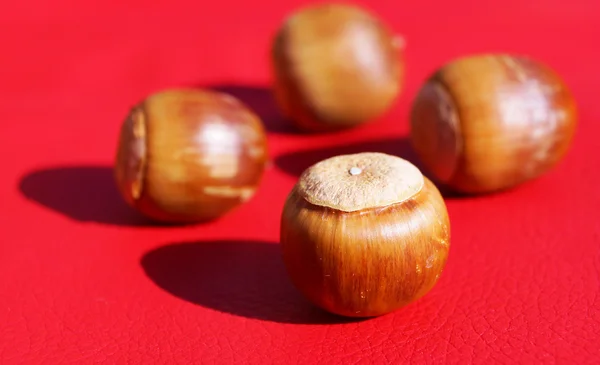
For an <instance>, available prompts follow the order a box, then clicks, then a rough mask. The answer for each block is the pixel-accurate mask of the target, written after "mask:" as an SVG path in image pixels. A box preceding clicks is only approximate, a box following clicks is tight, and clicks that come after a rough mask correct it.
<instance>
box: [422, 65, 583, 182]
mask: <svg viewBox="0 0 600 365" xmlns="http://www.w3.org/2000/svg"><path fill="white" fill-rule="evenodd" d="M576 125H577V110H576V103H575V100H574V98H573V95H572V94H571V92H570V91H569V90H568V88H567V87H566V85H565V83H564V82H563V80H562V79H561V78H560V77H559V75H558V74H557V73H556V72H554V71H553V70H552V69H550V68H549V67H548V66H546V65H544V64H542V63H541V62H538V61H536V60H533V59H531V58H527V57H524V56H513V55H506V54H485V55H475V56H469V57H464V58H460V59H457V60H454V61H452V62H449V63H448V64H446V65H444V66H443V67H441V68H440V69H439V70H437V71H436V72H435V73H434V74H433V75H432V76H431V77H430V78H429V79H428V80H427V81H426V82H425V84H424V85H423V86H422V88H421V90H420V92H419V93H418V95H417V97H416V99H415V101H414V104H413V107H412V112H411V139H412V143H413V146H414V148H415V150H416V151H417V153H418V155H419V157H420V158H421V160H422V162H423V164H424V165H425V167H426V170H428V171H429V172H431V174H432V175H433V177H434V178H435V180H437V181H439V182H440V183H443V184H445V185H447V186H449V187H450V188H452V189H454V190H457V191H461V192H465V193H485V192H492V191H496V190H502V189H506V188H510V187H513V186H515V185H518V184H520V183H523V182H525V181H527V180H531V179H533V178H536V177H538V176H540V175H542V174H544V173H545V172H547V171H548V170H550V169H551V168H552V167H554V166H555V165H556V164H557V163H558V162H559V161H560V160H561V159H562V158H563V157H564V155H565V154H566V152H567V151H568V149H569V147H570V145H571V141H572V139H573V136H574V133H575V128H576Z"/></svg>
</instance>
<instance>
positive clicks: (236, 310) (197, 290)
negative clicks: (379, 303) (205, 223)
mask: <svg viewBox="0 0 600 365" xmlns="http://www.w3.org/2000/svg"><path fill="white" fill-rule="evenodd" d="M141 265H142V267H143V269H144V270H145V272H146V275H148V277H149V278H150V279H151V280H152V281H153V282H154V283H155V284H156V285H158V286H159V287H160V288H162V289H164V290H165V291H167V292H169V293H171V294H172V295H175V296H176V297H178V298H181V299H183V300H186V301H188V302H191V303H194V304H198V305H201V306H203V307H207V308H211V309H214V310H217V311H221V312H226V313H231V314H234V315H238V316H243V317H248V318H254V319H260V320H265V321H273V322H282V323H295V324H336V323H338V324H340V323H349V322H356V321H358V320H360V319H358V320H356V319H346V318H342V317H338V316H335V315H332V314H329V313H327V312H325V311H323V310H321V309H319V308H317V307H315V306H313V305H312V304H311V303H309V302H308V301H307V300H305V299H304V297H302V296H301V295H300V293H299V292H298V291H296V289H295V288H294V287H293V285H292V284H291V282H290V281H289V279H288V276H287V275H286V272H285V267H284V264H283V261H282V258H281V252H280V249H279V245H278V244H276V243H271V242H262V241H251V240H244V241H234V240H222V241H199V242H184V243H175V244H169V245H166V246H162V247H159V248H157V249H155V250H153V251H150V252H148V253H146V254H145V255H144V256H143V257H142V259H141Z"/></svg>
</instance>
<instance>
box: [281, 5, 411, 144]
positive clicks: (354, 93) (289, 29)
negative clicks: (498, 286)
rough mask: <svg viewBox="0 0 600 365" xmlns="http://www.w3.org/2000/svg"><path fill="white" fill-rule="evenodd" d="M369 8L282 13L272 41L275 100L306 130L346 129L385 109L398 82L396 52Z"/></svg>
mask: <svg viewBox="0 0 600 365" xmlns="http://www.w3.org/2000/svg"><path fill="white" fill-rule="evenodd" d="M401 46H402V42H401V41H400V38H398V37H394V35H393V34H392V33H391V31H390V30H389V29H388V28H387V26H386V25H385V24H383V22H382V21H381V20H379V19H378V18H377V17H375V16H374V15H373V14H371V13H369V12H367V11H366V10H364V9H361V8H359V7H356V6H350V5H342V4H319V5H312V6H309V7H306V8H303V9H301V10H299V11H297V12H296V13H295V14H293V15H292V16H290V17H289V18H288V19H286V21H285V23H284V24H283V25H282V27H281V28H280V29H279V30H278V32H277V34H276V36H275V39H274V42H273V45H272V53H271V56H272V69H273V77H274V86H275V94H276V99H277V100H278V103H279V105H280V106H281V108H282V110H283V112H284V114H286V115H287V116H288V117H289V118H290V119H291V120H292V121H293V122H295V123H296V124H297V125H298V126H299V127H300V128H301V129H303V130H305V131H313V132H322V131H335V130H341V129H346V128H351V127H354V126H357V125H359V124H362V123H366V122H368V121H369V120H371V119H373V118H376V117H378V116H380V115H381V114H383V113H384V112H386V111H387V110H388V109H389V108H390V107H391V105H392V104H393V102H394V101H395V99H396V97H397V95H398V94H399V93H400V90H401V86H402V82H403V76H404V75H403V72H404V66H403V53H402V49H401Z"/></svg>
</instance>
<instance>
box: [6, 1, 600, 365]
mask: <svg viewBox="0 0 600 365" xmlns="http://www.w3.org/2000/svg"><path fill="white" fill-rule="evenodd" d="M357 3H358V4H364V5H368V7H369V8H370V9H372V10H373V11H375V12H377V13H378V14H380V15H381V17H382V18H383V19H384V20H385V21H386V22H388V24H390V26H391V27H392V29H393V30H394V31H395V32H397V33H398V34H402V35H403V36H404V38H405V40H406V47H407V48H406V61H407V71H406V72H407V74H406V83H405V86H404V88H403V91H402V95H401V97H400V98H399V99H398V102H397V103H396V105H395V106H394V108H393V110H391V111H390V112H389V113H387V114H386V115H385V116H382V117H381V118H379V119H377V120H374V121H373V122H372V123H370V124H369V125H366V126H364V127H361V128H358V129H355V130H350V131H346V132H341V133H336V134H323V135H320V134H319V135H306V134H300V133H297V132H296V131H295V129H294V128H293V127H291V125H290V123H288V122H287V121H286V120H285V119H284V118H282V117H281V116H280V115H279V113H278V111H277V108H276V106H275V104H274V101H273V98H272V97H271V94H270V92H269V90H268V88H267V87H268V85H269V80H270V78H269V73H268V70H269V69H268V59H267V57H268V47H269V43H270V41H271V37H272V35H273V32H274V31H275V29H276V28H277V26H278V25H279V24H280V22H281V21H282V20H283V19H284V17H285V16H286V15H287V14H288V13H289V12H290V11H292V10H293V9H296V8H297V7H298V6H300V5H303V4H306V2H301V1H298V0H291V1H281V2H267V1H254V2H252V1H232V0H222V1H215V2H202V1H200V2H198V1H185V0H181V1H180V0H171V1H163V0H160V1H152V2H148V1H139V0H136V1H128V2H118V1H107V2H96V3H95V4H94V5H93V6H92V3H90V2H82V1H74V0H57V1H52V2H42V1H37V2H34V1H23V2H15V1H13V2H9V3H7V4H5V5H3V6H2V8H3V10H2V11H1V12H0V34H3V36H2V37H0V46H1V49H2V52H1V53H2V56H0V80H1V81H0V100H1V102H0V117H1V119H0V120H1V122H0V152H1V155H2V156H3V158H2V169H1V170H0V177H1V178H0V187H1V189H0V207H2V211H3V213H2V215H1V217H2V218H0V323H1V325H0V363H1V364H4V365H9V364H270V363H274V364H310V363H321V364H401V363H410V364H421V363H422V364H446V363H448V364H495V363H498V364H598V363H599V362H600V223H599V220H598V214H599V212H600V190H599V189H598V182H597V181H598V178H599V177H600V157H599V154H598V146H597V140H598V138H597V136H598V134H599V133H600V124H598V120H600V105H599V103H598V100H597V97H598V96H597V95H598V92H597V89H598V85H599V84H600V73H598V72H597V68H598V65H599V64H600V53H599V52H598V50H597V47H594V45H595V44H597V40H598V39H599V38H600V31H599V29H600V28H598V16H599V15H600V3H598V2H597V1H594V0H574V1H568V2H564V1H558V0H548V1H544V2H523V1H518V0H507V1H503V2H470V1H463V0H459V1H453V2H445V1H417V2H396V1H384V0H378V1H370V2H367V1H362V2H357ZM491 51H508V52H516V53H526V54H529V55H531V56H534V57H536V58H538V59H540V60H542V61H544V62H546V63H548V64H549V65H550V66H552V67H553V68H554V69H556V70H557V71H558V72H559V73H560V74H561V75H562V76H563V78H564V79H565V81H566V82H567V84H568V85H569V87H570V88H571V89H572V91H573V93H574V94H575V96H576V98H577V101H578V106H579V114H580V121H579V126H578V129H577V133H576V137H575V140H574V143H573V146H572V148H571V150H570V151H569V153H568V155H567V157H566V158H565V159H564V160H563V161H562V162H561V163H560V164H559V165H558V166H557V167H556V168H555V169H553V170H552V171H551V172H549V173H548V174H546V175H544V176H542V177H541V178H539V179H536V180H535V181H531V182H528V183H526V184H523V185H521V186H519V187H517V188H515V189H511V190H510V191H505V192H502V193H498V194H494V195H489V196H480V197H456V196H447V197H446V202H447V206H448V210H449V214H450V218H451V224H452V240H451V249H450V256H449V260H448V264H447V267H446V270H445V271H444V273H443V275H442V277H441V279H440V281H439V283H438V284H437V285H436V286H435V287H434V289H433V290H432V291H431V292H430V293H429V294H428V295H426V296H425V297H423V298H422V299H421V300H419V301H417V302H415V303H413V304H411V305H409V306H408V307H406V308H404V309H402V310H399V311H397V312H394V313H391V314H389V315H385V316H382V317H378V318H373V319H367V320H354V321H348V320H343V319H340V318H337V317H334V316H331V315H328V314H327V313H324V312H322V311H320V310H318V309H317V308H315V307H313V306H312V305H311V304H309V303H308V302H307V301H306V300H305V299H304V298H302V297H301V296H300V294H299V293H298V292H297V291H296V290H295V289H294V288H293V286H292V285H291V283H290V281H289V279H288V277H287V275H286V273H285V270H284V267H283V264H282V262H281V256H280V251H279V247H278V237H279V218H280V215H281V210H282V207H283V202H284V200H285V198H286V196H287V194H288V193H289V191H290V189H291V188H292V186H293V184H294V183H295V181H296V179H297V176H298V173H299V172H301V171H302V170H303V169H304V168H306V167H307V166H309V165H310V164H312V163H314V162H317V161H319V160H320V159H323V158H326V157H329V156H332V155H334V154H340V153H348V152H360V151H365V150H371V151H373V150H377V151H383V152H388V153H396V154H399V155H401V156H403V157H406V158H409V159H412V158H414V154H413V153H412V152H411V150H410V148H409V145H408V142H407V141H406V136H407V134H408V120H407V117H408V110H409V107H410V103H411V101H412V100H413V98H414V95H415V93H416V91H417V89H418V88H419V86H420V84H421V82H422V81H423V80H424V79H425V77H427V76H428V75H429V73H430V72H432V71H433V70H434V69H435V68H436V67H438V66H439V65H441V64H442V63H444V62H446V61H448V60H450V59H452V58H454V57H457V56H461V55H465V54H469V53H475V52H491ZM171 86H212V87H218V88H221V89H224V90H227V91H229V92H231V93H233V94H234V95H235V96H238V97H240V98H241V99H242V100H243V101H244V102H246V103H248V105H249V106H251V107H252V108H254V109H255V110H256V111H257V112H258V113H259V114H260V116H261V117H262V118H263V120H264V122H265V124H266V125H267V128H268V130H269V151H270V152H269V153H270V156H271V160H272V163H271V165H270V167H269V169H268V171H267V172H266V174H265V178H264V181H263V183H262V185H261V187H260V189H259V191H258V193H257V195H256V196H255V197H254V198H253V199H252V200H251V201H249V202H248V203H247V204H245V205H243V206H241V207H240V208H239V209H236V210H235V211H234V212H232V213H231V214H229V215H227V216H225V217H223V218H222V219H219V220H216V221H213V222H211V223H208V224H202V225H189V226H165V225H152V224H149V222H147V221H146V220H145V219H143V218H141V217H140V216H139V215H138V214H137V213H136V212H134V211H132V210H131V209H129V208H128V207H127V206H126V205H125V204H124V203H123V201H122V199H121V198H120V197H119V195H118V193H117V191H116V189H115V187H114V183H113V180H112V163H113V159H114V156H115V153H116V143H117V136H118V131H119V127H120V124H121V122H122V120H123V118H124V117H125V115H126V113H127V111H128V108H129V107H130V106H132V105H133V104H135V103H136V102H138V101H139V100H140V99H142V98H143V97H144V96H146V95H147V94H149V93H151V92H154V91H157V90H160V89H162V88H166V87H171Z"/></svg>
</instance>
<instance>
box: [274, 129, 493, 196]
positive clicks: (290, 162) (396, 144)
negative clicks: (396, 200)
mask: <svg viewBox="0 0 600 365" xmlns="http://www.w3.org/2000/svg"><path fill="white" fill-rule="evenodd" d="M361 152H382V153H387V154H390V155H394V156H398V157H401V158H403V159H405V160H408V161H410V162H411V163H413V164H414V165H415V166H417V167H418V168H419V169H420V170H421V171H422V172H423V174H424V175H425V176H427V177H429V178H430V179H432V177H431V176H430V175H429V174H428V172H427V170H426V169H425V168H424V167H423V165H422V163H421V161H420V160H419V158H418V157H417V155H416V154H415V152H414V150H413V149H412V147H411V145H410V140H409V138H408V137H397V138H382V139H377V140H372V141H366V142H357V143H351V144H346V145H341V146H328V147H324V148H315V149H308V150H305V151H298V152H291V153H286V154H283V155H280V156H277V157H276V158H275V165H276V166H277V167H278V168H279V169H281V170H282V171H284V172H285V173H287V174H289V175H292V176H296V177H299V176H300V175H301V174H302V172H303V171H304V170H305V169H307V168H308V167H310V166H312V165H313V164H315V163H317V162H319V161H322V160H324V159H327V158H330V157H334V156H338V155H345V154H353V153H361ZM432 180H434V183H435V179H432ZM436 186H437V188H438V189H439V190H440V193H441V194H442V195H443V196H444V198H447V199H475V198H479V197H481V196H476V195H467V194H461V193H458V192H454V191H452V190H450V189H449V188H448V187H446V186H444V185H443V184H441V183H439V182H438V183H436Z"/></svg>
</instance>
